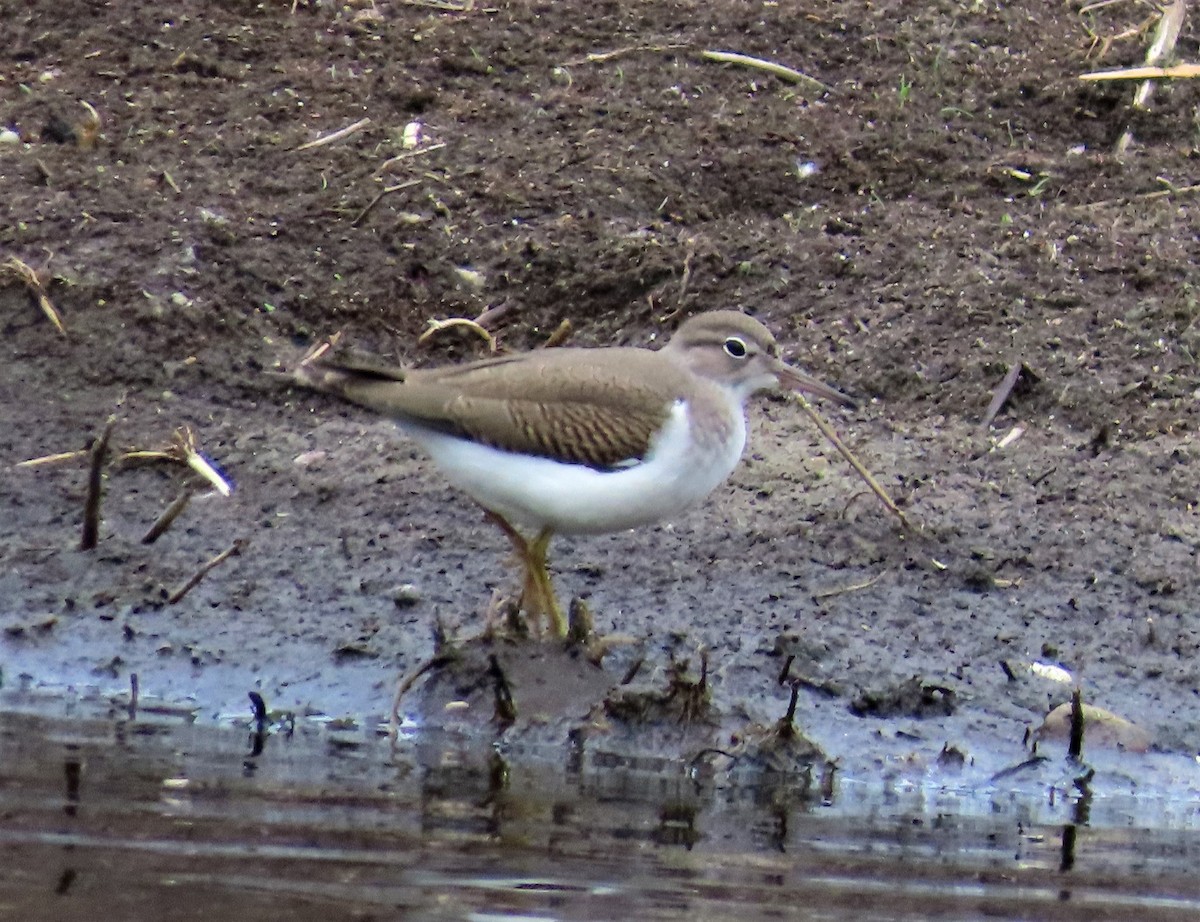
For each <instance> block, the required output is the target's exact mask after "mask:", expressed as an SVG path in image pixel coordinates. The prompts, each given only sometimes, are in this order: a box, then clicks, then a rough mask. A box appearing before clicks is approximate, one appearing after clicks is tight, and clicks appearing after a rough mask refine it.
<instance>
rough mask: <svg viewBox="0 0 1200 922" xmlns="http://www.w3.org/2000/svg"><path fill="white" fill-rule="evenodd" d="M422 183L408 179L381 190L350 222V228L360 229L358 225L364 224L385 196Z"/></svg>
mask: <svg viewBox="0 0 1200 922" xmlns="http://www.w3.org/2000/svg"><path fill="white" fill-rule="evenodd" d="M420 183H421V180H419V179H406V180H405V181H404V182H398V183H395V184H394V185H391V186H384V187H383V188H382V189H380V190H379V192H378V193H376V195H375V197H374V198H373V199H371V201H369V202H367V204H366V205H365V206H363V210H362V211H360V212H359V213H358V215H357V216H356V217H355V219H354V220H353V221H351V222H350V226H351V227H358V225H360V224H362V222H363V220H364V219H365V218H366V217H367V215H369V214H370V213H371V212H372V211H373V210H374V208H375V206H376V205H378V204H379V203H380V202H381V201H383V197H384V196H385V195H391V194H392V193H393V192H399V191H400V190H401V189H411V188H412V187H413V186H416V185H420Z"/></svg>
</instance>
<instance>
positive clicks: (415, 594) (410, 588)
mask: <svg viewBox="0 0 1200 922" xmlns="http://www.w3.org/2000/svg"><path fill="white" fill-rule="evenodd" d="M391 594H392V601H393V602H395V603H396V607H397V608H412V607H413V606H414V605H416V604H417V603H418V602H420V601H421V590H420V589H418V588H417V587H416V586H415V585H413V584H412V583H404V584H403V585H401V586H397V587H396V588H395V589H393V590H392V593H391Z"/></svg>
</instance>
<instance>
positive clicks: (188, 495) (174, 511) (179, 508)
mask: <svg viewBox="0 0 1200 922" xmlns="http://www.w3.org/2000/svg"><path fill="white" fill-rule="evenodd" d="M195 492H196V491H195V489H194V488H193V487H192V486H191V485H190V484H188V485H187V486H185V487H184V488H183V492H182V493H180V494H179V495H178V496H176V497H175V499H174V500H173V501H172V502H171V505H169V506H167V508H166V509H165V510H163V514H162V515H160V516H159V517H158V519H157V520H156V521H155V523H154V524H153V525H151V526H150V530H149V531H148V532H146V534H144V535H143V536H142V544H153V543H154V542H155V541H157V540H158V539H159V538H161V537H162V536H163V533H164V532H165V531H166V530H167V529H168V528H170V527H171V523H172V522H174V521H175V520H176V519H177V518H179V516H180V515H181V514H182V513H183V510H184V509H186V508H187V506H188V503H189V502H191V500H192V494H193V493H195Z"/></svg>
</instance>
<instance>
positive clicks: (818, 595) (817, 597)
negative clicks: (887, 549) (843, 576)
mask: <svg viewBox="0 0 1200 922" xmlns="http://www.w3.org/2000/svg"><path fill="white" fill-rule="evenodd" d="M887 575H888V571H887V570H883V571H881V572H879V573H876V574H875V575H874V576H872V577H871V578H870V579H864V580H862V581H861V582H858V583H851V584H850V585H849V586H838V587H837V588H836V589H825V590H822V591H821V592H814V593H813V600H814V601H817V602H820V601H823V600H824V599H832V598H833V597H834V596H839V595H846V594H848V593H851V592H862V590H864V589H870V588H871V587H872V586H874V585H875V584H876V583H877V582H879V581H880V580H881V579H883V578H884V577H885V576H887Z"/></svg>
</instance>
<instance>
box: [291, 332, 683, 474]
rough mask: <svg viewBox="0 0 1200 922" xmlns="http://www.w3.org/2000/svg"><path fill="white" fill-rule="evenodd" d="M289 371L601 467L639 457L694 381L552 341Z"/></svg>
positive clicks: (610, 352) (523, 448)
mask: <svg viewBox="0 0 1200 922" xmlns="http://www.w3.org/2000/svg"><path fill="white" fill-rule="evenodd" d="M296 379H297V380H298V381H299V382H300V383H302V384H305V385H307V386H310V387H314V388H316V389H317V390H321V391H325V392H327V393H332V394H336V395H338V396H340V397H342V398H344V399H346V400H349V401H351V402H353V403H357V404H359V405H361V406H364V407H368V408H370V409H372V410H375V411H376V412H379V413H382V414H384V415H387V416H390V417H392V418H393V419H396V420H397V421H399V422H400V423H402V424H404V425H406V426H409V427H416V428H423V429H429V430H435V431H438V432H444V433H448V434H451V435H460V436H464V437H467V438H471V439H474V440H476V441H479V442H483V443H485V444H487V445H490V446H492V447H494V448H499V449H503V450H506V451H513V452H521V453H524V454H531V455H539V456H542V457H548V458H554V459H556V460H562V461H569V462H571V463H575V464H586V465H589V466H592V467H598V468H611V467H617V466H620V465H621V464H623V463H626V462H629V461H634V460H637V459H641V458H643V457H644V456H645V455H646V453H647V452H648V451H649V448H650V444H651V441H652V439H653V437H654V435H655V433H656V432H657V431H658V429H659V428H660V427H661V426H662V425H663V423H664V422H665V421H666V418H667V416H668V414H669V412H670V408H671V405H672V404H673V403H674V401H675V400H677V399H678V398H679V397H680V396H682V394H683V393H684V392H685V390H686V388H687V387H688V386H689V384H691V385H692V386H694V381H692V380H691V375H690V374H689V372H687V371H686V370H685V369H684V368H683V367H682V366H681V365H680V364H679V363H677V362H676V361H674V360H673V359H672V358H669V357H667V356H665V355H663V354H661V353H658V352H650V351H648V350H645V349H633V348H607V349H587V350H585V349H563V350H558V349H549V350H545V351H539V352H531V353H525V354H522V355H515V356H505V357H503V358H494V359H483V360H481V361H477V362H471V363H468V364H466V365H457V366H450V367H446V368H434V369H415V370H406V369H402V368H396V367H392V366H386V365H381V364H379V363H377V362H375V361H374V360H363V359H362V358H360V357H356V358H352V359H341V358H338V357H332V358H325V357H322V358H319V359H315V360H313V361H310V362H307V363H305V364H303V365H301V367H300V368H299V369H297V372H296ZM604 384H609V385H610V386H607V387H604V386H598V385H604Z"/></svg>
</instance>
